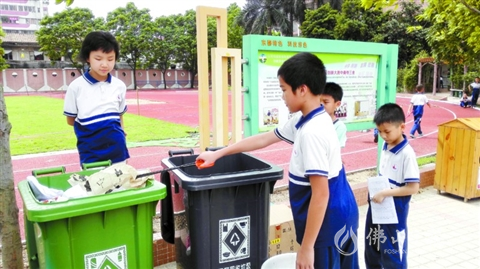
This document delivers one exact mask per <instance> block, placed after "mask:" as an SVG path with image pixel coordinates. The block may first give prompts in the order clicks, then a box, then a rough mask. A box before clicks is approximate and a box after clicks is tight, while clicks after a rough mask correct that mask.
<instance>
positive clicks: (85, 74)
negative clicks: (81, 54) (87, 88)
mask: <svg viewBox="0 0 480 269" xmlns="http://www.w3.org/2000/svg"><path fill="white" fill-rule="evenodd" d="M83 78H85V80H86V81H88V83H90V84H92V85H93V84H95V83H98V82H100V81H98V80H96V79H95V78H93V77H92V75H90V72H86V73H84V74H83ZM105 82H108V83H112V75H110V74H108V76H107V80H106V81H105Z"/></svg>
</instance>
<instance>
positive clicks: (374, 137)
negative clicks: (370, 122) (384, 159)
mask: <svg viewBox="0 0 480 269" xmlns="http://www.w3.org/2000/svg"><path fill="white" fill-rule="evenodd" d="M373 142H374V143H377V142H378V135H374V136H373Z"/></svg>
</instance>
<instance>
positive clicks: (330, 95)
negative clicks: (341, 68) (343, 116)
mask: <svg viewBox="0 0 480 269" xmlns="http://www.w3.org/2000/svg"><path fill="white" fill-rule="evenodd" d="M342 97H343V89H342V87H341V86H340V85H338V84H337V83H335V82H327V84H326V85H325V90H324V91H323V93H322V94H321V95H320V101H321V102H322V104H323V107H324V108H325V111H326V112H327V113H328V115H330V117H331V118H332V121H333V126H334V127H335V131H336V132H337V136H338V141H339V142H340V147H342V148H344V147H345V144H346V143H347V126H346V125H345V123H343V121H341V120H339V119H338V118H337V117H336V115H335V111H336V110H337V109H338V108H339V107H340V105H341V104H342Z"/></svg>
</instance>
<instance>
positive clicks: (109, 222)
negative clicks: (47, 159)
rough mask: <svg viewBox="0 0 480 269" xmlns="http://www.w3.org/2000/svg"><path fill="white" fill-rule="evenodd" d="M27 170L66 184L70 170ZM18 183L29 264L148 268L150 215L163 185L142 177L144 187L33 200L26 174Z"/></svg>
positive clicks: (60, 268)
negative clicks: (48, 200)
mask: <svg viewBox="0 0 480 269" xmlns="http://www.w3.org/2000/svg"><path fill="white" fill-rule="evenodd" d="M97 171H98V169H97V170H84V171H80V172H76V174H81V175H91V174H93V173H95V172H97ZM53 173H57V174H56V175H46V174H53ZM58 173H60V174H58ZM33 174H34V175H35V176H36V177H37V179H38V181H39V182H40V184H42V185H44V186H47V187H50V188H55V189H61V190H66V189H68V188H69V187H70V185H69V183H68V181H67V180H68V178H69V177H70V175H71V174H73V173H65V169H64V168H63V167H60V168H56V169H45V170H40V171H34V172H33ZM40 175H45V176H40ZM18 189H19V191H20V195H21V197H22V200H23V208H24V222H25V237H26V241H27V242H26V243H27V252H28V258H29V259H28V260H29V265H30V268H33V269H35V268H46V269H47V268H48V269H65V268H69V269H75V268H82V269H83V268H85V269H100V268H112V269H113V268H118V269H120V268H153V249H152V248H153V239H152V238H153V216H154V215H155V208H156V205H157V203H158V201H159V200H161V199H163V198H165V196H166V187H165V185H163V184H161V183H159V182H157V181H155V180H148V181H147V184H146V186H145V187H144V188H140V189H132V190H125V191H121V192H114V193H109V194H104V195H99V196H92V197H86V198H78V199H72V200H69V201H65V202H58V203H42V202H39V201H38V200H37V199H36V198H35V196H34V194H33V192H32V190H31V188H30V185H29V184H28V182H27V180H23V181H21V182H19V184H18Z"/></svg>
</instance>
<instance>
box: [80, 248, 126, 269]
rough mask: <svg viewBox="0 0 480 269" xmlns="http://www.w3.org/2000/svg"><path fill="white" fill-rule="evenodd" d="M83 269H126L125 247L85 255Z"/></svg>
mask: <svg viewBox="0 0 480 269" xmlns="http://www.w3.org/2000/svg"><path fill="white" fill-rule="evenodd" d="M84 257H85V269H127V268H128V265H127V246H125V245H124V246H120V247H116V248H111V249H106V250H102V251H99V252H95V253H90V254H86V255H85V256H84Z"/></svg>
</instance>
